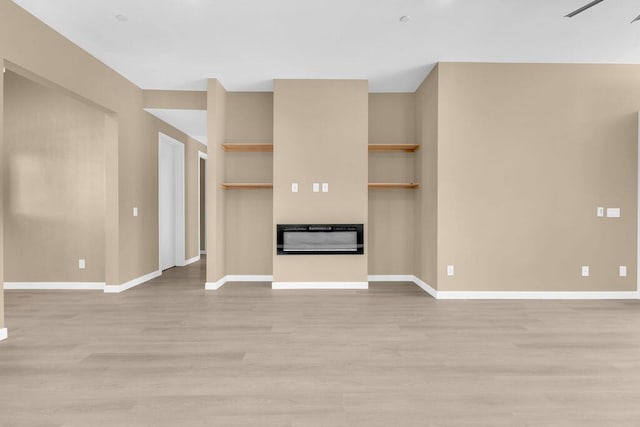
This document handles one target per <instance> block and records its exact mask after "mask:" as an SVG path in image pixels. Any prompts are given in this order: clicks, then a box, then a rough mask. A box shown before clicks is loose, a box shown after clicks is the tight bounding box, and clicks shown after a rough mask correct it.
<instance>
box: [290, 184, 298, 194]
mask: <svg viewBox="0 0 640 427" xmlns="http://www.w3.org/2000/svg"><path fill="white" fill-rule="evenodd" d="M291 192H292V193H297V192H298V183H297V182H294V183H292V184H291Z"/></svg>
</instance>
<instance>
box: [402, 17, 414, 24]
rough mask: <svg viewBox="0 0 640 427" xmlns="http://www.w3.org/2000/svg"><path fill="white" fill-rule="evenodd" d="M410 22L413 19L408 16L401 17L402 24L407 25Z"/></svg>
mask: <svg viewBox="0 0 640 427" xmlns="http://www.w3.org/2000/svg"><path fill="white" fill-rule="evenodd" d="M409 21H411V17H410V16H408V15H403V16H401V17H400V22H402V23H403V24H406V23H407V22H409Z"/></svg>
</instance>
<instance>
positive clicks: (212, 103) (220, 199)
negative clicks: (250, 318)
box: [205, 79, 227, 289]
mask: <svg viewBox="0 0 640 427" xmlns="http://www.w3.org/2000/svg"><path fill="white" fill-rule="evenodd" d="M226 104H227V92H226V91H225V89H224V87H222V85H221V84H220V82H219V81H218V80H217V79H209V81H208V84H207V139H208V149H207V156H208V161H207V170H206V174H207V176H206V180H207V185H206V190H205V191H206V193H207V231H206V232H207V284H206V288H207V289H218V288H219V287H220V286H222V284H223V283H224V281H223V279H224V276H225V274H226V272H225V261H226V260H225V248H224V243H225V223H226V219H225V198H226V196H225V192H224V190H223V189H222V188H221V186H220V184H222V182H223V180H224V176H225V161H224V160H225V159H224V155H225V154H224V151H223V150H222V148H221V144H222V143H224V139H225V134H226Z"/></svg>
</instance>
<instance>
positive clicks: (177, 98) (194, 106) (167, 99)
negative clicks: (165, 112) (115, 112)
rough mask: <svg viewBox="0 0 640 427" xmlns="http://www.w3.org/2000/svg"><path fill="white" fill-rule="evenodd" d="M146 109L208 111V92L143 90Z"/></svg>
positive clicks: (143, 101)
mask: <svg viewBox="0 0 640 427" xmlns="http://www.w3.org/2000/svg"><path fill="white" fill-rule="evenodd" d="M142 103H143V106H144V108H160V109H169V110H206V109H207V92H205V91H191V90H143V91H142Z"/></svg>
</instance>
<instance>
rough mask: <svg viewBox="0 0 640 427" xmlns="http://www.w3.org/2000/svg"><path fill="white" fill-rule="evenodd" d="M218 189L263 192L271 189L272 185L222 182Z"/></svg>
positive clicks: (265, 183)
mask: <svg viewBox="0 0 640 427" xmlns="http://www.w3.org/2000/svg"><path fill="white" fill-rule="evenodd" d="M220 187H221V188H222V189H223V190H263V189H269V188H273V184H271V183H267V182H242V183H237V182H233V183H231V182H223V183H222V184H220Z"/></svg>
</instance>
